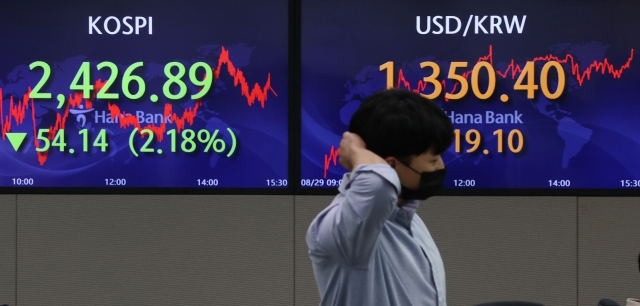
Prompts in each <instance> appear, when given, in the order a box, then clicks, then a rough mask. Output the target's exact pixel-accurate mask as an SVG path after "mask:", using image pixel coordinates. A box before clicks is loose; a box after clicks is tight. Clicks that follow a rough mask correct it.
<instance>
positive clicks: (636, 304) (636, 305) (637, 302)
mask: <svg viewBox="0 0 640 306" xmlns="http://www.w3.org/2000/svg"><path fill="white" fill-rule="evenodd" d="M638 270H640V254H638ZM627 306H640V299H627Z"/></svg>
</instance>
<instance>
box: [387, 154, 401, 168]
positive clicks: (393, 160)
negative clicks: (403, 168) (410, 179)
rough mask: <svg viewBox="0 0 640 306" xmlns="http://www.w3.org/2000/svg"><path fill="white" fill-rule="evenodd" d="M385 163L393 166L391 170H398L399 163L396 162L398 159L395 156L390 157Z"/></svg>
mask: <svg viewBox="0 0 640 306" xmlns="http://www.w3.org/2000/svg"><path fill="white" fill-rule="evenodd" d="M384 161H386V162H387V164H389V166H391V168H394V169H395V168H396V162H398V160H396V158H395V157H393V156H389V157H387V158H385V159H384Z"/></svg>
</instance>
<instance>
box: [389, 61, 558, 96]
mask: <svg viewBox="0 0 640 306" xmlns="http://www.w3.org/2000/svg"><path fill="white" fill-rule="evenodd" d="M467 66H468V63H467V62H451V65H450V66H449V74H448V75H447V78H449V79H450V80H454V81H457V82H458V84H459V87H460V90H459V91H458V92H457V93H453V92H446V93H445V95H444V97H445V99H447V100H458V99H462V98H464V97H465V96H466V95H467V93H468V92H469V81H468V80H467V78H468V77H469V75H471V89H472V91H473V94H474V95H475V96H476V97H477V98H478V99H481V100H486V99H489V97H491V96H492V95H493V93H494V91H495V89H496V71H495V69H494V68H493V66H491V64H490V63H489V62H485V61H480V62H478V63H476V64H475V66H474V67H473V70H472V71H466V72H463V73H462V74H458V73H456V70H457V69H458V68H466V67H467ZM420 68H431V69H432V71H433V72H432V73H431V75H429V76H427V77H424V78H423V79H422V81H423V82H424V83H423V84H421V86H418V89H419V90H421V89H424V88H425V87H426V85H427V84H431V85H433V92H431V93H430V94H423V93H421V95H422V96H424V97H426V98H427V99H435V98H437V97H439V96H440V94H442V91H443V86H442V83H441V81H438V79H437V78H438V76H440V66H439V65H438V64H437V63H434V62H430V61H426V62H422V63H420ZM551 68H554V69H555V70H556V72H557V75H558V80H557V82H558V84H557V88H556V90H555V92H551V90H550V89H549V70H551ZM482 69H484V70H486V73H487V76H488V81H489V84H488V86H487V89H486V91H485V92H482V89H481V88H480V80H479V76H480V72H481V70H482ZM385 70H386V74H387V88H393V80H394V63H393V61H389V62H386V63H384V64H382V65H380V71H385ZM565 83H566V77H565V74H564V69H563V68H562V65H560V63H558V62H556V61H550V62H547V63H546V64H545V65H544V66H543V67H542V71H541V73H540V85H537V84H535V63H534V62H533V61H528V62H527V63H526V64H525V66H524V68H523V69H522V72H521V73H520V76H519V77H518V79H517V80H516V83H515V84H514V85H513V89H514V90H526V91H527V98H528V99H533V98H534V97H535V91H536V90H538V89H540V90H542V93H543V94H544V96H545V97H547V99H557V98H559V97H560V96H561V95H562V93H563V92H564V87H565ZM400 85H401V84H400V81H398V87H400ZM454 90H455V89H454ZM445 91H446V90H445ZM502 101H503V102H506V100H502Z"/></svg>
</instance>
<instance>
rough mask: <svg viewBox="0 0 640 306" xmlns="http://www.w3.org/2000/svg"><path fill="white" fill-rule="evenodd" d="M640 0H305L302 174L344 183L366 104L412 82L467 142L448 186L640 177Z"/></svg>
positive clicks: (611, 182)
mask: <svg viewBox="0 0 640 306" xmlns="http://www.w3.org/2000/svg"><path fill="white" fill-rule="evenodd" d="M639 10H640V3H638V2H637V1H622V0H620V1H619V0H616V1H597V2H593V1H592V2H589V3H586V2H580V1H535V2H521V1H517V2H514V1H440V2H429V3H427V2H424V1H409V0H405V1H400V2H397V3H394V5H393V8H392V9H390V7H389V4H388V3H387V2H385V1H370V2H368V3H367V4H366V5H364V4H362V3H360V2H349V3H347V2H342V1H315V0H309V1H303V6H302V67H301V69H302V121H301V122H302V131H301V134H302V143H301V150H302V152H301V153H302V161H301V174H302V177H301V178H302V179H301V182H300V186H301V187H303V188H334V187H336V186H338V185H339V184H340V179H341V178H342V175H343V174H344V172H345V171H346V170H345V169H344V168H342V167H341V166H340V164H339V163H338V154H339V144H340V139H341V135H342V133H343V132H344V131H346V130H347V127H348V124H349V120H350V118H351V116H352V114H353V113H354V112H355V110H356V109H357V108H358V107H359V105H360V104H361V102H362V101H363V100H364V99H365V98H366V97H367V96H369V95H371V94H372V93H374V92H376V91H379V90H383V89H385V88H392V87H394V88H404V89H407V90H412V91H414V92H417V93H420V94H422V95H423V96H425V97H427V98H429V99H432V100H433V101H435V103H437V104H438V105H439V106H440V107H441V108H442V109H443V110H444V111H445V112H446V114H447V115H448V116H449V118H450V119H451V121H452V123H453V125H454V129H455V134H454V136H455V140H454V143H453V144H452V145H451V147H450V148H449V149H448V150H447V151H446V152H444V153H443V155H442V158H443V160H444V162H445V165H446V167H447V168H448V175H447V180H446V182H445V185H444V187H445V188H448V189H460V188H466V189H470V188H483V189H529V188H535V189H562V188H565V189H568V188H571V189H592V188H595V189H634V188H635V189H638V188H639V187H640V186H639V182H640V162H639V161H638V156H639V153H640V121H639V120H638V115H639V114H640V103H638V101H639V97H640V86H638V84H640V65H639V64H638V59H637V54H635V53H636V51H637V48H638V47H640V37H639V36H638V35H635V34H634V33H637V32H638V31H640V22H639V21H638V18H636V17H635V16H634V14H633V13H632V12H637V11H639Z"/></svg>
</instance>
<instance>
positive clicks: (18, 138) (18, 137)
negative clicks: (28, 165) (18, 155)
mask: <svg viewBox="0 0 640 306" xmlns="http://www.w3.org/2000/svg"><path fill="white" fill-rule="evenodd" d="M6 135H7V138H9V142H11V145H12V146H13V149H14V150H16V152H17V151H18V149H19V148H20V145H21V144H22V142H23V141H24V138H25V137H27V133H7V134H6Z"/></svg>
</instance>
